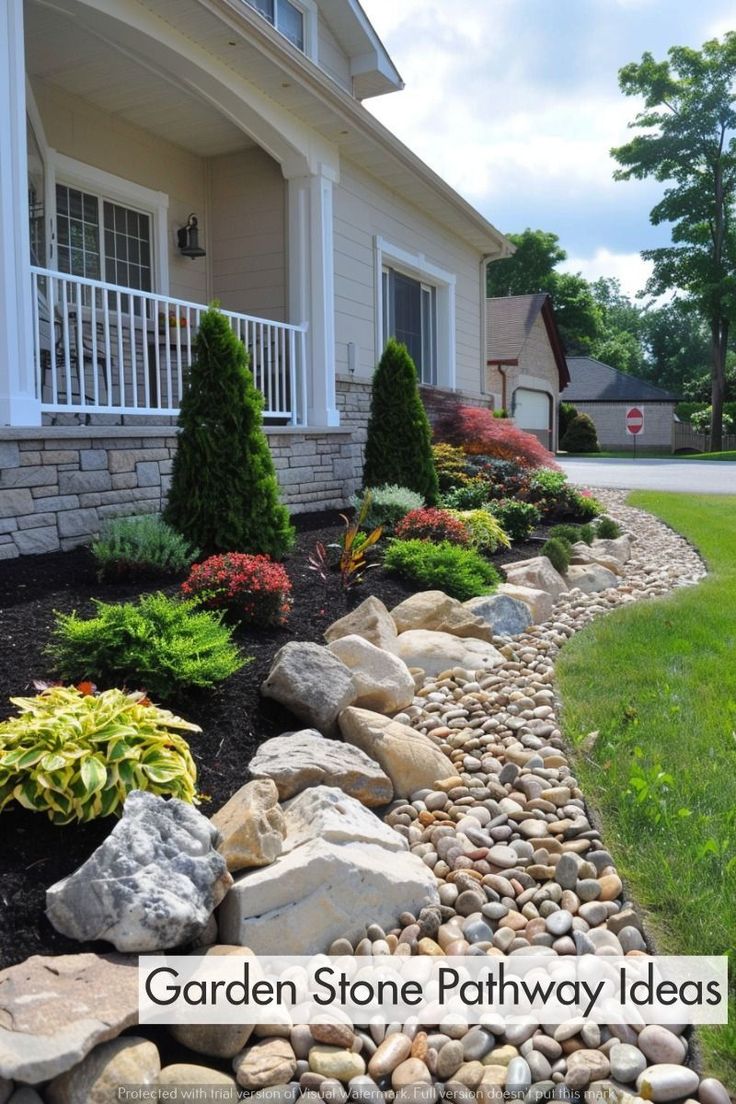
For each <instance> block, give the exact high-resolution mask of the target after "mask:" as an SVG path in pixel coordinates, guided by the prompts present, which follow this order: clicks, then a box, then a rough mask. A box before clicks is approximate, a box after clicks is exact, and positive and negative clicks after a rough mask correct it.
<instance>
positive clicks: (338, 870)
mask: <svg viewBox="0 0 736 1104" xmlns="http://www.w3.org/2000/svg"><path fill="white" fill-rule="evenodd" d="M438 901H439V897H438V893H437V885H436V880H435V877H434V874H433V873H432V871H431V870H430V869H429V867H427V866H425V864H424V863H423V862H422V860H421V859H420V858H418V857H417V856H416V855H411V854H409V853H407V852H397V851H389V850H387V849H386V848H385V847H383V846H381V845H380V841H379V842H377V843H363V842H357V843H335V842H333V841H332V840H326V839H312V840H309V842H307V843H305V844H304V845H303V846H301V847H296V848H295V849H294V850H293V851H289V852H287V853H286V854H285V855H282V856H281V857H280V858H279V859H277V861H276V862H275V863H273V864H272V865H271V866H265V867H263V868H262V869H261V870H254V871H251V872H249V873H247V874H243V875H242V876H241V877H240V878H238V880H237V881H236V882H235V885H234V886H233V888H232V889H231V890H230V892H229V893H228V895H227V897H226V898H225V900H224V902H223V904H222V906H221V908H220V911H219V915H218V923H219V928H220V938H221V939H223V940H224V941H226V942H228V943H243V944H245V945H247V946H248V947H250V948H251V949H252V950H253V951H254V952H255V953H256V954H262V955H269V954H283V953H284V948H288V950H289V954H292V955H311V954H319V953H324V952H326V951H327V949H328V948H329V946H330V944H331V943H332V942H334V940H335V939H338V938H340V936H347V937H348V939H351V940H357V939H360V938H361V937H362V936H363V935H364V934H365V929H366V926H367V925H368V924H371V923H375V924H379V925H380V926H381V927H383V928H386V929H388V928H392V927H395V926H396V923H397V919H398V917H399V915H400V914H401V913H402V912H405V911H407V910H408V911H409V912H413V913H414V914H416V913H417V912H419V910H420V909H422V908H424V907H425V905H433V904H437V903H438Z"/></svg>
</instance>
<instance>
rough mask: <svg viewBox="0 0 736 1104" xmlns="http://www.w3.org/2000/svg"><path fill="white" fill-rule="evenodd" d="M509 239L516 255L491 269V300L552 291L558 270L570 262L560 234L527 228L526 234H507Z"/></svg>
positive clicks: (489, 271) (489, 286) (488, 291)
mask: <svg viewBox="0 0 736 1104" xmlns="http://www.w3.org/2000/svg"><path fill="white" fill-rule="evenodd" d="M506 237H507V238H508V239H509V241H510V242H511V243H512V244H513V245H514V246H515V247H516V252H515V253H514V254H513V255H512V256H511V257H504V258H503V259H502V260H500V261H494V262H493V264H490V265H489V266H488V269H487V275H486V288H487V295H488V296H489V298H494V297H495V296H500V295H530V294H532V293H534V292H537V291H549V290H550V286H549V285H550V279H551V278H552V276H553V274H554V270H555V268H556V267H557V265H558V264H560V263H561V262H562V261H564V260H565V259H566V258H567V253H566V252H565V250H564V249H562V248H561V246H560V239H559V238H558V237H557V234H552V233H550V232H549V231H548V230H532V229H531V228H530V227H528V226H527V228H526V230H524V231H523V233H521V234H507V235H506Z"/></svg>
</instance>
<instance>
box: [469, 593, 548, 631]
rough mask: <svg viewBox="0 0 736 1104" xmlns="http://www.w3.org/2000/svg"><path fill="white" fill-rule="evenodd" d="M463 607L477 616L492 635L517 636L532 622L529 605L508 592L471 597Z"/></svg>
mask: <svg viewBox="0 0 736 1104" xmlns="http://www.w3.org/2000/svg"><path fill="white" fill-rule="evenodd" d="M465 608H466V609H468V610H470V612H471V613H473V614H474V615H475V616H476V617H479V618H480V619H481V621H483V622H484V623H485V624H486V625H487V627H488V629H489V631H490V633H491V635H493V636H518V635H519V634H520V633H523V632H526V630H527V629H528V628H529V626H530V625H531V624H532V613H531V610H530V609H529V606H528V605H527V604H526V603H525V602H522V601H521V600H520V599H519V598H512V597H511V595H510V594H491V595H490V596H488V597H485V598H484V597H480V598H471V599H470V601H469V602H466V603H465Z"/></svg>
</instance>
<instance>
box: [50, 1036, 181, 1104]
mask: <svg viewBox="0 0 736 1104" xmlns="http://www.w3.org/2000/svg"><path fill="white" fill-rule="evenodd" d="M160 1072H161V1060H160V1058H159V1056H158V1051H157V1050H156V1047H155V1046H154V1044H153V1043H150V1042H149V1041H148V1039H140V1038H138V1037H136V1036H126V1037H125V1038H123V1039H112V1040H111V1041H110V1042H109V1043H101V1044H100V1046H98V1047H95V1049H94V1050H93V1051H92V1052H91V1053H90V1054H88V1055H87V1057H86V1058H85V1059H84V1060H83V1061H82V1062H80V1064H79V1065H78V1066H75V1067H74V1068H73V1069H70V1070H67V1072H66V1073H62V1074H59V1076H58V1077H55V1078H54V1080H53V1081H52V1082H51V1083H50V1084H49V1085H47V1086H46V1089H45V1090H44V1095H45V1098H46V1101H47V1102H48V1104H108V1101H110V1100H119V1099H120V1097H119V1094H118V1088H119V1086H120V1085H135V1086H136V1088H141V1089H142V1088H143V1087H144V1086H145V1087H148V1086H151V1085H156V1084H157V1082H158V1075H159V1073H160Z"/></svg>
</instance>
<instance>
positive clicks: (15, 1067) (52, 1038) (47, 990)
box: [0, 954, 138, 1084]
mask: <svg viewBox="0 0 736 1104" xmlns="http://www.w3.org/2000/svg"><path fill="white" fill-rule="evenodd" d="M137 1022H138V960H137V958H135V957H134V956H132V955H130V956H128V955H117V954H109V955H97V954H79V955H33V957H32V958H27V959H26V961H25V962H22V963H20V964H19V965H17V966H10V967H8V969H6V970H3V971H0V1024H1V1025H2V1026H0V1078H8V1079H9V1080H14V1081H23V1082H29V1083H30V1084H36V1083H38V1082H39V1081H46V1080H49V1079H50V1078H52V1077H56V1076H57V1075H58V1074H60V1073H63V1072H64V1071H65V1070H68V1069H70V1068H71V1067H72V1066H75V1065H77V1064H78V1063H79V1062H81V1061H82V1059H83V1058H84V1057H85V1056H86V1055H87V1054H88V1053H89V1052H90V1051H91V1050H92V1048H93V1047H94V1046H96V1044H98V1043H102V1042H104V1041H105V1040H107V1039H112V1038H114V1037H115V1036H116V1035H119V1034H120V1032H121V1031H125V1029H126V1028H127V1027H131V1026H132V1025H133V1024H135V1023H137ZM11 1024H12V1027H11V1026H10V1025H11Z"/></svg>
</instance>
